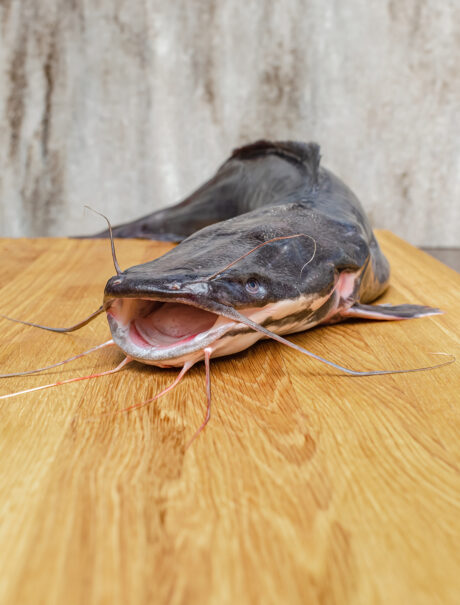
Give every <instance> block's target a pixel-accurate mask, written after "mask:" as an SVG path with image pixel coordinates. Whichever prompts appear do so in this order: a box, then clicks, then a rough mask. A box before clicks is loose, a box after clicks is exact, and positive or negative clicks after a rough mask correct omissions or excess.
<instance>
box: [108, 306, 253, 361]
mask: <svg viewBox="0 0 460 605" xmlns="http://www.w3.org/2000/svg"><path fill="white" fill-rule="evenodd" d="M107 318H108V321H109V325H110V329H111V331H112V335H113V338H114V341H115V342H116V344H118V345H119V346H120V348H122V349H123V350H124V351H125V352H126V353H127V354H128V355H130V356H132V357H133V358H135V359H140V360H142V361H144V362H147V363H149V362H151V363H156V362H157V361H162V360H172V359H176V358H177V360H178V361H179V360H180V362H181V363H183V359H184V356H189V355H193V354H195V353H197V352H199V355H198V356H197V357H198V358H199V357H202V350H203V349H204V347H206V346H209V345H210V344H211V343H214V342H215V341H217V340H219V339H220V338H221V337H222V336H223V335H224V334H225V333H226V332H227V331H228V330H230V329H231V328H234V327H235V326H236V322H235V321H232V320H229V319H228V318H226V317H222V316H221V315H218V314H216V313H213V312H212V311H208V310H206V309H202V308H200V307H197V306H195V305H191V304H185V303H182V302H165V301H162V300H155V299H144V298H116V299H114V300H112V301H110V304H109V306H108V308H107ZM241 329H242V330H243V329H245V330H247V328H246V327H245V326H242V325H241ZM167 365H176V364H175V363H174V364H170V363H168V364H167Z"/></svg>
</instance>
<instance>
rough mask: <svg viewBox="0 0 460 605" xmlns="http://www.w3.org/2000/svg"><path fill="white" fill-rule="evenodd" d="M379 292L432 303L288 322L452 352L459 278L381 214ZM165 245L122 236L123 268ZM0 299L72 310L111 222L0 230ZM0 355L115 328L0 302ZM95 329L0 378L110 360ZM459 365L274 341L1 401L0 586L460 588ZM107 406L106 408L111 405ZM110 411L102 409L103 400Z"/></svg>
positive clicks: (408, 351)
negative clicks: (402, 316)
mask: <svg viewBox="0 0 460 605" xmlns="http://www.w3.org/2000/svg"><path fill="white" fill-rule="evenodd" d="M379 238H380V240H381V243H382V246H383V248H384V250H385V252H386V253H387V254H388V257H389V259H390V262H391V264H392V267H393V278H392V286H391V287H390V289H389V290H388V292H387V294H386V295H385V297H384V300H385V301H388V302H394V303H400V302H406V301H411V302H416V303H422V304H430V305H434V306H439V307H441V308H443V309H444V310H445V315H442V316H436V317H429V318H425V319H418V320H413V321H407V322H403V321H401V322H349V323H344V324H339V325H335V326H330V327H323V328H319V329H316V330H312V331H310V332H306V333H304V334H300V335H296V336H292V337H291V338H292V339H293V340H294V341H295V342H298V343H300V344H303V345H305V346H307V347H308V348H309V349H310V350H312V351H314V352H316V353H318V354H319V355H322V356H324V357H327V358H329V359H331V360H334V361H337V362H339V363H342V364H346V365H348V366H350V367H353V368H356V369H376V368H378V369H385V368H386V369H389V368H402V367H404V368H411V367H417V366H423V365H429V364H433V363H437V362H439V361H440V360H441V361H442V360H443V359H444V358H442V357H441V358H439V357H437V356H433V355H430V354H429V353H430V352H431V351H441V352H445V353H451V354H454V355H456V356H457V359H460V346H459V341H460V338H459V325H460V313H459V294H460V276H459V275H458V274H457V273H455V272H454V271H453V270H451V269H449V268H447V267H446V266H444V265H442V264H441V263H439V262H438V261H436V260H435V259H433V258H431V257H429V256H428V255H426V254H424V253H423V252H420V251H418V250H416V249H415V248H413V247H411V246H409V245H408V244H406V243H404V242H403V241H401V240H400V239H398V238H396V237H395V236H393V235H392V234H391V233H387V232H381V233H380V234H379ZM169 247H170V246H169V245H166V244H160V243H155V242H153V243H152V242H146V241H120V242H118V243H117V248H118V258H119V261H120V263H121V264H122V266H123V267H127V266H129V265H132V264H137V263H140V262H144V261H147V260H150V259H152V258H153V257H155V256H157V255H160V254H162V253H163V252H165V251H166V250H167V249H169ZM0 250H1V266H0V280H1V282H0V285H1V298H0V313H3V314H7V315H12V316H15V317H17V318H22V319H29V320H34V321H37V322H42V323H47V324H52V325H57V326H58V325H68V324H69V323H72V322H74V321H77V320H78V319H80V318H82V317H84V316H85V315H87V314H89V313H90V312H91V311H93V310H94V309H95V308H97V307H98V306H99V304H100V302H101V298H102V291H103V286H104V284H105V281H106V279H107V278H108V277H109V276H111V275H112V273H113V269H112V266H111V258H110V251H109V245H108V243H107V242H105V241H96V240H92V241H91V240H89V241H81V240H67V239H41V240H40V239H39V240H1V241H0ZM0 326H1V342H2V346H1V349H0V368H1V371H2V372H12V371H20V370H27V369H31V368H34V367H37V366H38V367H39V366H43V365H46V364H50V363H52V362H54V361H58V360H60V359H64V358H66V357H69V356H71V355H73V354H76V353H79V352H81V351H84V350H85V349H88V348H90V347H91V346H93V345H95V344H97V343H102V342H104V340H107V339H108V338H109V331H108V327H107V324H106V320H105V318H104V317H100V318H98V319H97V320H96V321H94V322H93V323H92V324H89V325H88V326H87V327H85V328H83V329H82V330H80V331H79V332H75V333H72V334H53V333H49V332H43V331H40V330H36V329H33V328H27V327H25V326H21V325H18V324H13V323H10V322H8V321H4V320H1V322H0ZM121 359H122V356H121V353H120V352H118V351H117V350H115V349H114V348H112V349H104V350H102V351H100V352H98V353H95V354H93V355H91V356H88V357H86V358H83V359H80V360H78V361H76V362H74V363H72V364H69V365H67V366H63V367H62V368H57V369H55V370H51V371H49V372H47V373H46V375H40V376H30V377H22V378H7V379H3V380H2V381H1V384H0V387H1V389H0V394H5V393H9V392H12V391H16V390H18V389H24V388H28V387H33V386H37V385H40V384H46V383H47V382H52V381H55V380H63V379H66V378H69V377H73V376H79V375H85V374H88V373H92V372H94V371H102V370H105V369H108V368H111V367H114V366H115V365H116V364H117V363H118V362H119V361H120V360H121ZM459 368H460V363H459V361H457V362H456V363H454V364H452V365H450V366H447V367H443V368H441V369H437V370H433V371H427V372H420V373H413V374H399V375H390V376H373V377H366V378H353V377H348V376H345V375H341V374H339V373H338V372H337V371H335V370H334V369H332V368H329V367H327V366H324V365H321V364H319V363H317V362H315V361H314V360H311V359H309V358H306V357H304V356H302V355H300V354H298V353H296V352H295V351H292V350H291V349H289V348H287V347H283V346H282V345H279V344H278V343H274V342H264V343H260V344H258V345H256V346H255V347H253V348H252V349H250V350H249V351H246V352H244V353H242V354H240V355H237V356H234V357H232V358H228V359H223V360H217V361H213V362H212V363H211V371H212V381H213V382H212V385H213V406H214V408H213V409H214V413H213V418H212V419H211V423H210V425H209V426H208V428H207V429H206V430H205V432H204V433H202V434H201V436H200V437H199V439H198V440H197V441H195V443H194V445H193V446H192V447H191V449H190V450H188V451H187V452H186V453H185V454H184V444H185V443H186V441H187V440H188V439H189V437H190V436H191V435H192V434H193V432H194V430H195V429H196V427H197V426H198V425H199V424H200V422H201V420H202V418H203V414H204V409H205V392H204V366H203V365H202V364H200V365H199V366H197V367H195V368H193V369H192V370H191V371H190V373H189V374H188V375H187V376H186V377H185V378H184V380H183V382H182V383H181V384H180V385H179V386H178V387H177V388H176V389H175V390H174V391H172V392H171V393H170V394H169V395H167V396H165V397H164V398H163V399H160V400H159V401H158V402H157V403H156V404H154V405H151V406H149V407H147V408H144V409H142V410H140V411H137V412H133V413H130V414H122V415H114V414H112V413H111V410H116V409H117V408H123V407H126V406H127V405H130V404H132V403H136V402H139V401H142V400H144V399H146V398H147V397H148V396H149V395H152V394H153V393H155V392H157V391H159V390H160V389H161V388H163V387H164V386H165V385H167V384H168V383H169V382H171V381H172V380H173V378H174V377H175V375H176V372H175V371H173V370H161V369H155V368H148V367H145V366H141V365H140V364H138V365H134V366H133V367H130V366H128V367H127V368H126V370H124V371H123V372H120V373H119V374H116V375H113V376H105V377H103V378H99V379H95V380H90V381H86V382H76V383H73V384H68V385H65V386H60V387H56V388H53V389H48V390H45V391H38V392H35V393H30V394H28V395H24V396H19V397H15V398H11V399H6V400H1V401H0V404H1V407H0V412H1V418H0V434H1V437H0V465H1V470H0V570H1V571H0V602H1V603H2V605H3V604H8V605H10V604H14V605H16V604H21V605H22V604H32V603H33V604H34V605H38V604H42V603H43V604H45V603H46V605H51V604H66V605H69V604H77V603H78V604H85V605H87V604H90V605H91V604H124V605H125V604H130V605H131V604H146V603H161V604H163V603H165V604H166V603H167V604H171V605H174V604H184V605H185V604H187V605H194V604H208V603H209V604H211V603H212V604H219V605H220V604H224V605H225V604H234V603H238V604H240V603H243V604H246V603H247V604H251V605H252V604H256V603H264V604H266V603H277V604H284V603H289V604H290V605H291V604H297V603H308V604H315V603H321V604H335V603H353V604H354V605H356V604H363V605H364V604H366V605H369V604H373V603H385V604H390V603H391V604H393V603H395V604H412V603H417V604H422V603H423V604H427V605H428V604H429V605H433V604H436V603H439V604H443V605H446V604H450V603H452V604H454V603H458V602H459V599H460V573H459V537H460V531H459V524H460V519H459V492H460V481H459V463H460V446H459V428H460V421H459V414H458V410H459V398H460V395H459V392H460V378H459V373H460V372H459ZM107 412H109V413H107ZM104 413H105V414H104Z"/></svg>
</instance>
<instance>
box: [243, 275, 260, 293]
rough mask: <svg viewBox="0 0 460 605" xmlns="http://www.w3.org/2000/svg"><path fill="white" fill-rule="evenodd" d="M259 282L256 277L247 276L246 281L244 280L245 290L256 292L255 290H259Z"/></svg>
mask: <svg viewBox="0 0 460 605" xmlns="http://www.w3.org/2000/svg"><path fill="white" fill-rule="evenodd" d="M259 287H260V286H259V282H258V281H257V279H254V278H253V277H251V278H249V279H248V281H247V282H246V290H247V291H248V292H249V293H250V294H257V292H258V291H259Z"/></svg>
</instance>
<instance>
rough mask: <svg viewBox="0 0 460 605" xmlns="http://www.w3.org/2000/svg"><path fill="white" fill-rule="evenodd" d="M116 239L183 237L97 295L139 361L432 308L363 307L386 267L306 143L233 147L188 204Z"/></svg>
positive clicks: (360, 217)
mask: <svg viewBox="0 0 460 605" xmlns="http://www.w3.org/2000/svg"><path fill="white" fill-rule="evenodd" d="M221 219H226V220H221ZM216 221H219V222H216ZM203 225H206V226H204V227H203V228H201V229H198V230H197V228H198V227H200V226H203ZM114 234H115V235H116V236H125V237H139V236H142V237H151V238H153V239H170V240H174V239H182V238H185V239H183V241H182V242H181V243H180V244H179V245H178V246H177V247H176V248H174V249H173V250H171V251H170V252H168V253H166V254H165V255H164V256H162V257H160V258H158V259H156V260H153V261H151V262H148V263H145V264H142V265H137V266H135V267H131V268H130V269H127V270H126V271H123V272H122V273H120V274H119V275H116V276H114V277H113V278H112V279H110V280H109V282H108V283H107V286H106V289H105V296H104V307H105V309H106V311H107V314H108V319H109V325H110V328H111V331H112V335H113V338H114V341H115V342H116V343H117V344H118V345H119V346H120V347H121V348H122V349H123V350H124V351H125V352H126V353H127V355H129V356H130V357H132V358H135V359H139V360H142V361H143V362H145V363H152V364H155V365H162V366H169V365H176V366H179V365H183V364H184V363H186V362H187V363H188V362H193V363H194V362H195V361H197V360H199V359H202V358H203V355H204V353H203V351H204V349H205V348H207V349H208V351H210V353H209V354H210V355H211V354H212V355H213V356H219V355H227V354H230V353H234V352H237V351H240V350H242V349H245V348H247V347H248V346H250V345H251V344H253V343H254V342H255V341H256V340H258V339H260V338H262V337H264V334H263V332H261V331H255V329H254V326H256V325H257V326H259V327H260V326H262V327H264V328H265V331H267V330H270V331H271V332H273V333H276V334H287V333H293V332H298V331H302V330H305V329H308V328H310V327H313V326H315V325H317V324H319V323H331V322H336V321H341V320H342V319H346V318H348V317H373V318H376V319H402V318H410V317H419V316H421V315H429V314H433V313H437V312H439V311H438V310H437V309H431V308H429V307H421V306H418V305H400V306H397V307H389V306H370V305H368V304H367V303H369V302H372V301H373V300H374V299H375V298H377V297H378V296H379V295H380V294H382V293H383V291H384V290H385V288H386V287H387V284H388V280H389V264H388V262H387V260H386V258H385V257H384V255H383V254H382V252H381V250H380V248H379V245H378V243H377V240H376V239H375V236H374V234H373V232H372V228H371V226H370V223H369V221H368V219H367V217H366V215H365V212H364V210H363V208H362V206H361V204H360V202H359V200H358V199H357V197H356V196H355V195H354V194H353V193H352V191H351V190H350V189H349V188H348V187H347V186H346V185H345V184H344V183H343V182H342V181H341V180H340V179H338V178H337V177H336V176H334V175H333V174H332V173H331V172H330V171H328V170H327V169H325V168H323V167H321V166H320V154H319V147H318V145H316V144H315V143H309V144H303V143H292V142H285V143H270V142H267V141H259V142H257V143H255V144H253V145H249V146H247V147H243V148H241V149H238V150H236V151H235V152H234V153H233V154H232V156H231V157H230V159H229V160H228V161H227V162H225V164H224V165H223V166H222V167H221V168H220V169H219V170H218V172H217V174H216V175H215V176H214V177H213V178H212V179H211V180H210V181H208V182H207V183H206V184H205V185H203V186H202V187H200V188H199V189H198V190H197V191H196V192H195V193H194V194H192V195H191V196H190V197H188V198H187V199H186V200H184V201H183V202H181V203H180V204H178V205H176V206H174V207H172V208H170V209H165V210H161V211H159V212H156V213H153V214H152V215H149V216H148V217H144V218H142V219H139V220H138V221H135V222H134V223H129V224H127V225H122V226H119V227H115V229H114ZM102 235H104V234H102ZM187 235H188V237H186V236H187ZM243 320H244V321H243Z"/></svg>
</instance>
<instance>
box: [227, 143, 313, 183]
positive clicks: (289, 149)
mask: <svg viewBox="0 0 460 605" xmlns="http://www.w3.org/2000/svg"><path fill="white" fill-rule="evenodd" d="M264 155H278V156H280V157H282V158H285V159H286V160H289V161H291V162H297V163H300V164H303V165H305V166H307V167H308V169H309V171H310V173H311V175H312V178H313V181H314V182H317V180H318V170H319V164H320V160H321V154H320V146H319V145H318V143H300V142H297V141H266V140H264V139H261V140H259V141H255V142H254V143H250V144H249V145H245V146H243V147H238V148H237V149H234V150H233V153H232V155H231V156H230V159H239V160H246V159H247V160H249V159H252V158H256V157H261V156H264Z"/></svg>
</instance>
